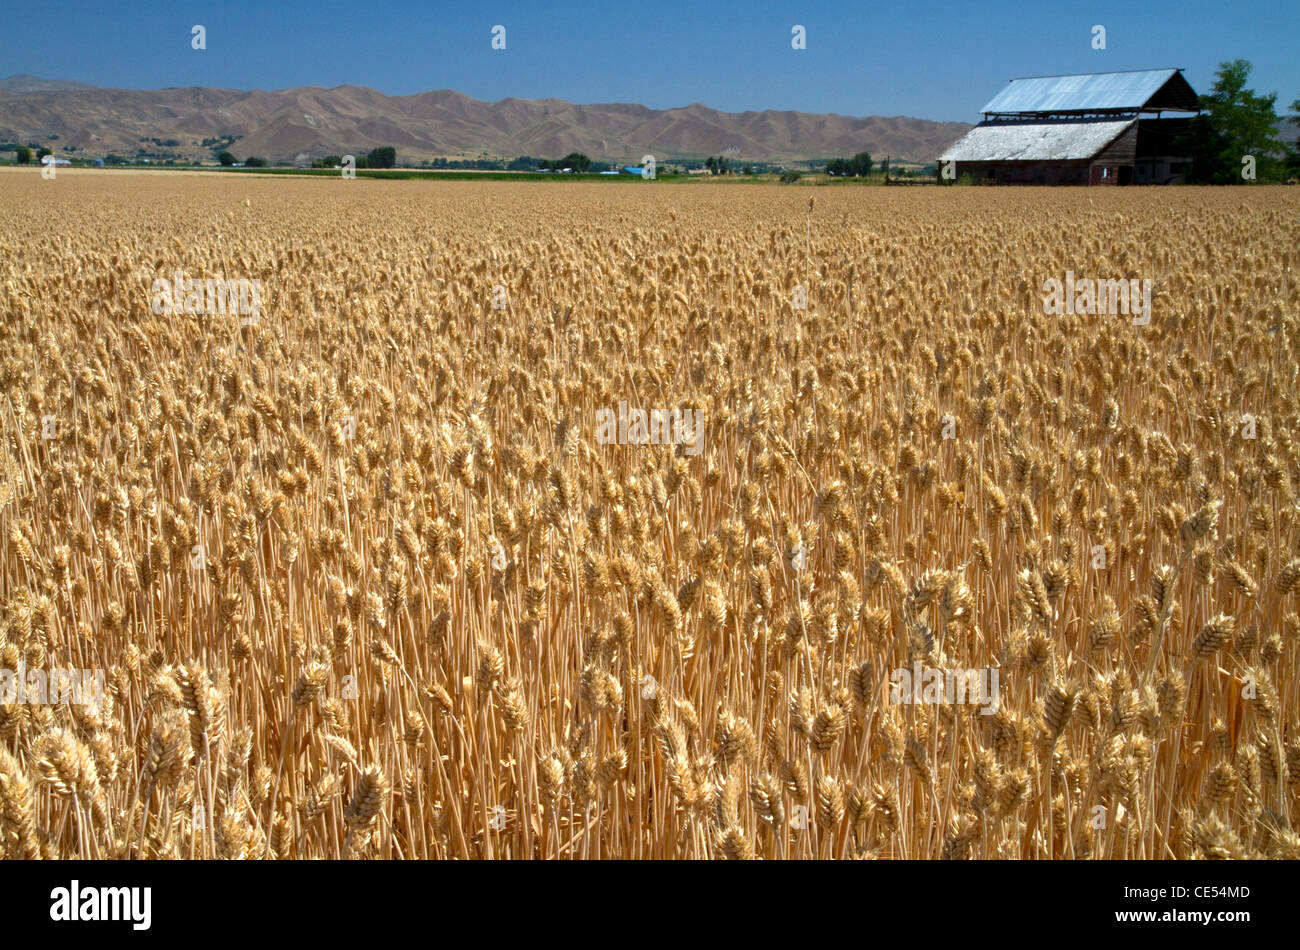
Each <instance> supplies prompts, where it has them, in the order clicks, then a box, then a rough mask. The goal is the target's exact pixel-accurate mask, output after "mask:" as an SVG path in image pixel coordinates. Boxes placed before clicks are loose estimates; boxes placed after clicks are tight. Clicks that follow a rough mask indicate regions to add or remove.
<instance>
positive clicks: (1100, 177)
mask: <svg viewBox="0 0 1300 950" xmlns="http://www.w3.org/2000/svg"><path fill="white" fill-rule="evenodd" d="M980 111H981V113H983V115H984V120H983V121H982V122H980V124H979V125H977V126H975V128H973V129H971V130H970V131H969V132H967V133H966V134H965V135H964V136H962V137H961V138H960V139H958V140H957V142H955V143H954V144H953V145H952V146H950V147H949V148H948V149H947V150H946V151H945V152H944V153H943V154H942V155H940V156H939V162H940V165H941V168H942V166H944V165H946V164H948V163H952V164H951V166H950V167H949V169H948V171H949V174H950V176H951V177H956V176H960V175H970V176H972V177H973V178H974V179H975V180H976V181H977V182H981V183H988V184H1026V185H1030V184H1042V185H1073V184H1077V185H1128V184H1139V185H1140V184H1157V185H1159V184H1169V183H1171V182H1175V181H1180V180H1181V176H1182V172H1183V167H1184V165H1185V164H1186V162H1187V161H1188V159H1187V158H1186V157H1184V156H1180V155H1178V154H1176V151H1177V149H1176V147H1175V145H1174V143H1175V141H1176V140H1177V138H1178V136H1180V135H1181V134H1183V133H1184V132H1186V131H1187V129H1188V122H1189V121H1190V116H1187V115H1184V116H1181V117H1180V116H1177V115H1176V116H1173V117H1165V115H1164V113H1166V112H1173V113H1191V114H1195V113H1196V112H1198V111H1199V104H1198V100H1197V96H1196V93H1195V92H1194V91H1193V90H1192V87H1191V86H1190V85H1189V84H1188V82H1187V80H1186V79H1184V78H1183V72H1182V70H1181V69H1173V68H1169V69H1140V70H1130V71H1127V72H1115V73H1084V74H1081V75H1075V76H1034V77H1030V78H1025V79H1013V80H1011V81H1010V82H1009V83H1008V84H1007V86H1006V87H1005V88H1004V89H1003V90H1002V91H1001V92H999V93H998V94H997V95H996V96H994V97H993V98H992V99H991V100H990V101H989V103H988V104H987V105H985V106H984V108H983V109H981V110H980Z"/></svg>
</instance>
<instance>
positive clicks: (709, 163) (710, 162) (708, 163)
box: [704, 155, 717, 175]
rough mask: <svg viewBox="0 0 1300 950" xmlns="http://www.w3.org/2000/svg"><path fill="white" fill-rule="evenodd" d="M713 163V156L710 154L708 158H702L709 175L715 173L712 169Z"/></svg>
mask: <svg viewBox="0 0 1300 950" xmlns="http://www.w3.org/2000/svg"><path fill="white" fill-rule="evenodd" d="M715 164H716V163H715V162H714V160H713V156H712V155H710V156H709V157H708V158H706V159H705V160H704V167H705V168H707V169H708V170H709V174H710V175H716V174H717V172H716V171H714V165H715Z"/></svg>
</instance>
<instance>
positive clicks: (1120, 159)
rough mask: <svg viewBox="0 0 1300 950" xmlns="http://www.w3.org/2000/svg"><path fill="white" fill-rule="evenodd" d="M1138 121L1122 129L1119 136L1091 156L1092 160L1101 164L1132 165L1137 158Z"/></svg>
mask: <svg viewBox="0 0 1300 950" xmlns="http://www.w3.org/2000/svg"><path fill="white" fill-rule="evenodd" d="M1137 127H1138V123H1136V122H1135V123H1133V124H1132V125H1130V126H1129V127H1128V128H1127V129H1125V130H1124V134H1122V135H1121V136H1120V137H1119V138H1117V139H1115V141H1113V142H1111V143H1110V144H1109V145H1107V146H1106V147H1105V148H1103V149H1102V150H1101V151H1100V152H1098V153H1097V154H1096V155H1094V156H1093V159H1092V160H1093V162H1094V163H1096V164H1102V165H1132V164H1133V162H1134V161H1135V160H1136V158H1137V141H1138V129H1137Z"/></svg>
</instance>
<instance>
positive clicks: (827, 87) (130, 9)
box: [0, 0, 1300, 122]
mask: <svg viewBox="0 0 1300 950" xmlns="http://www.w3.org/2000/svg"><path fill="white" fill-rule="evenodd" d="M195 24H202V25H203V26H204V27H205V28H206V30H207V49H206V50H202V51H196V50H194V49H192V48H191V45H190V41H191V27H192V26H193V25H195ZM796 24H798V25H801V26H803V27H804V28H805V29H806V36H807V40H806V42H807V48H806V49H804V50H795V49H792V47H791V38H792V33H791V30H792V27H793V26H795V25H796ZM496 25H502V26H504V27H505V28H506V34H505V36H506V48H505V50H493V49H492V48H491V40H492V35H491V30H492V28H493V27H494V26H496ZM1098 25H1100V26H1104V27H1105V29H1106V48H1105V49H1104V50H1094V49H1093V48H1092V41H1093V34H1092V29H1093V27H1094V26H1098ZM1298 36H1300V0H1239V2H1228V3H1224V2H1210V0H1119V2H1112V0H1087V2H1078V0H1045V2H1039V3H1026V2H1020V0H1006V2H974V0H967V2H960V0H951V2H948V0H921V2H877V0H871V2H863V0H857V2H837V0H827V2H817V3H812V2H769V0H750V2H744V3H735V2H694V3H677V2H635V0H632V2H629V0H606V2H600V3H593V2H586V0H531V2H526V3H516V2H503V0H477V2H472V3H457V4H448V3H443V2H439V0H424V2H417V3H405V2H382V0H381V2H371V3H365V2H357V0H348V2H334V0H320V2H315V3H304V4H294V3H282V2H277V0H258V2H249V0H223V2H209V3H192V2H188V0H164V2H134V0H52V2H43V0H35V2H26V0H24V2H21V3H20V2H17V0H5V3H4V6H3V7H2V8H0V76H4V75H9V74H12V73H31V74H33V75H37V76H41V77H43V78H48V79H76V80H81V81H82V82H89V83H93V84H95V85H99V86H114V87H122V88H130V89H154V88H160V87H164V86H219V87H224V88H229V89H283V88H288V87H292V86H338V85H344V84H355V85H363V86H372V87H374V88H376V89H379V90H380V91H382V92H386V93H389V94H393V95H404V94H409V93H415V92H423V91H426V90H430V89H456V90H459V91H460V92H463V93H466V94H468V95H471V96H474V97H476V98H479V99H488V100H495V99H502V98H505V97H507V96H520V97H526V98H544V97H548V96H553V97H556V98H560V99H568V100H570V101H573V102H639V103H643V104H645V105H648V106H651V107H653V108H660V109H662V108H670V107H673V106H684V105H689V104H690V103H692V102H703V103H705V104H706V105H709V106H712V107H714V108H717V109H723V110H726V111H731V112H740V111H745V110H748V109H755V110H758V109H795V110H799V111H802V112H839V113H844V114H847V115H886V116H893V115H908V116H915V117H918V118H924V119H939V120H957V121H967V122H971V121H977V120H978V115H977V113H978V110H979V108H980V107H981V106H982V105H984V103H985V102H987V101H988V100H989V99H991V98H992V97H993V95H994V94H995V93H996V92H997V91H998V90H999V89H1000V88H1001V87H1002V85H1003V84H1004V83H1005V82H1006V81H1007V80H1008V79H1012V78H1014V77H1017V76H1039V75H1050V74H1058V73H1078V72H1104V71H1108V70H1119V69H1144V68H1156V67H1165V66H1181V67H1184V68H1186V70H1187V72H1186V76H1187V78H1188V80H1189V81H1190V82H1191V84H1192V87H1193V88H1194V89H1196V90H1197V91H1198V92H1206V91H1208V90H1209V87H1210V85H1211V83H1212V82H1213V80H1214V72H1215V69H1216V67H1217V65H1218V64H1219V63H1220V62H1221V61H1223V60H1228V59H1235V58H1238V57H1240V58H1244V59H1248V60H1250V61H1251V62H1253V63H1254V66H1255V69H1254V72H1253V73H1252V74H1251V79H1250V84H1251V86H1252V87H1253V88H1254V89H1255V90H1256V91H1258V92H1264V93H1268V92H1274V91H1276V92H1277V93H1278V111H1279V112H1283V111H1285V107H1286V106H1287V105H1288V104H1289V103H1290V102H1291V101H1292V100H1294V99H1296V98H1300V53H1298V52H1297V42H1296V41H1297V37H1298Z"/></svg>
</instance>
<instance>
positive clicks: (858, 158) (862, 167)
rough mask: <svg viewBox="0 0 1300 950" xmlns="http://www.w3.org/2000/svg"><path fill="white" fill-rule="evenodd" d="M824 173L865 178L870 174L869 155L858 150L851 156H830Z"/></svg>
mask: <svg viewBox="0 0 1300 950" xmlns="http://www.w3.org/2000/svg"><path fill="white" fill-rule="evenodd" d="M826 174H828V175H835V176H837V177H840V178H865V177H866V176H867V175H869V174H871V156H870V155H868V154H867V153H866V152H858V154H856V155H854V156H853V157H852V158H832V159H831V160H830V161H829V162H827V163H826Z"/></svg>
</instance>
